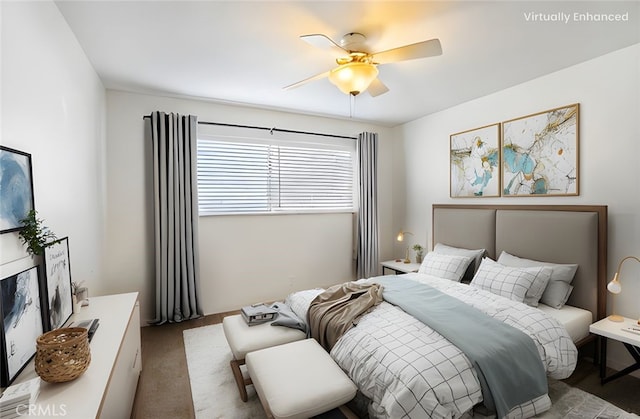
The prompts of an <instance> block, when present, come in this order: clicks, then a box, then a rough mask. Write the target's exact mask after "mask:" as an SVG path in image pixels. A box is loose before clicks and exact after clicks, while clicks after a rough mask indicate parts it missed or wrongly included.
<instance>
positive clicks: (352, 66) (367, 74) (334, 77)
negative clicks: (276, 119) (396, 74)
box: [285, 32, 442, 96]
mask: <svg viewBox="0 0 640 419" xmlns="http://www.w3.org/2000/svg"><path fill="white" fill-rule="evenodd" d="M300 38H301V39H302V40H303V41H306V42H307V43H309V44H311V45H313V46H315V47H319V48H323V49H333V50H336V51H338V52H339V53H340V54H342V55H341V56H340V57H338V58H337V59H336V63H337V64H338V66H337V67H335V68H333V69H331V70H329V71H325V72H324V73H320V74H317V75H315V76H312V77H309V78H307V79H304V80H301V81H299V82H297V83H294V84H291V85H289V86H286V87H285V89H293V88H296V87H300V86H302V85H303V84H306V83H309V82H311V81H315V80H319V79H322V78H325V77H328V78H329V81H331V83H333V84H334V85H336V86H337V87H338V89H340V91H342V92H343V93H345V94H349V95H353V96H356V95H358V94H360V93H362V92H364V91H365V90H367V91H368V92H369V94H371V96H378V95H381V94H383V93H386V92H388V91H389V88H388V87H387V86H385V85H384V83H382V82H381V81H380V79H378V68H377V67H378V65H384V64H389V63H394V62H398V61H406V60H413V59H416V58H426V57H433V56H437V55H441V54H442V47H441V45H440V40H438V39H430V40H428V41H422V42H417V43H415V44H410V45H405V46H402V47H397V48H392V49H389V50H386V51H380V52H374V53H370V52H367V48H366V45H365V41H366V37H365V36H364V35H363V34H361V33H358V32H351V33H348V34H346V35H344V36H343V37H342V39H341V40H340V42H339V43H337V42H335V41H333V40H332V39H331V38H329V37H328V36H326V35H323V34H310V35H302V36H301V37H300ZM345 54H346V55H345Z"/></svg>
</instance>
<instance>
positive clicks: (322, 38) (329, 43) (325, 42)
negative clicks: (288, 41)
mask: <svg viewBox="0 0 640 419" xmlns="http://www.w3.org/2000/svg"><path fill="white" fill-rule="evenodd" d="M300 39H302V40H303V41H305V42H306V43H308V44H310V45H313V46H314V47H316V48H321V49H335V48H337V49H338V50H340V53H344V52H347V53H348V52H349V51H347V50H346V49H344V48H342V47H341V46H340V45H339V44H338V43H336V42H335V41H333V40H332V39H331V38H329V37H328V36H327V35H323V34H321V33H313V34H310V35H302V36H300Z"/></svg>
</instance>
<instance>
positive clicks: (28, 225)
mask: <svg viewBox="0 0 640 419" xmlns="http://www.w3.org/2000/svg"><path fill="white" fill-rule="evenodd" d="M20 222H21V223H22V226H23V228H22V230H20V232H19V233H18V234H19V235H20V238H21V239H22V243H23V244H26V245H27V252H29V254H31V255H41V254H42V252H43V251H44V248H45V246H46V245H47V244H48V243H49V242H51V241H55V240H57V237H56V235H55V234H54V233H53V232H52V231H51V230H50V229H49V228H48V227H45V226H44V225H42V220H41V219H39V218H38V214H37V212H36V210H33V209H32V210H31V211H29V213H28V214H27V216H26V217H25V218H23V219H22V220H20Z"/></svg>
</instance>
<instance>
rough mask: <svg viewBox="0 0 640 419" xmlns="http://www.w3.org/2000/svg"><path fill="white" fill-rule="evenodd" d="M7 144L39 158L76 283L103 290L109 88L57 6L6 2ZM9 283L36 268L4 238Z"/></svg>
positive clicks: (41, 203) (1, 255)
mask: <svg viewBox="0 0 640 419" xmlns="http://www.w3.org/2000/svg"><path fill="white" fill-rule="evenodd" d="M0 7H1V10H2V50H1V51H2V85H1V93H2V113H1V115H2V117H1V121H2V131H1V132H2V137H1V142H2V145H5V146H7V147H11V148H14V149H18V150H21V151H24V152H27V153H30V154H31V156H32V166H33V186H34V192H35V208H36V210H37V211H38V215H39V217H40V218H43V219H44V224H45V225H46V226H48V227H50V228H51V229H52V230H53V231H54V232H55V233H56V234H57V235H58V237H65V236H68V237H69V246H70V259H71V269H72V272H71V278H72V280H74V281H79V282H80V281H83V282H84V285H87V286H88V287H89V289H90V292H93V291H99V290H100V288H101V282H100V281H99V278H100V272H101V260H102V251H103V243H102V238H103V229H102V221H103V218H104V211H103V205H104V187H103V179H104V178H103V169H104V164H103V158H104V155H103V147H104V138H105V133H104V130H105V112H106V98H105V90H104V87H103V86H102V83H101V82H100V80H99V79H98V77H97V75H96V73H95V71H94V70H93V68H92V67H91V65H90V63H89V62H88V60H87V58H86V56H85V54H84V52H83V51H82V49H81V48H80V46H79V44H78V42H77V41H76V38H75V37H74V35H73V33H72V32H71V30H70V29H69V27H68V26H67V23H66V22H65V21H64V19H63V18H62V16H61V15H60V13H59V11H58V9H57V8H56V6H55V5H54V3H53V2H0ZM0 249H1V252H0V273H1V276H2V277H5V276H7V275H11V274H14V273H16V272H19V271H20V270H23V269H27V268H29V267H31V266H33V264H34V261H33V260H32V259H31V257H29V256H28V255H27V253H26V251H25V250H24V247H23V245H22V243H21V242H20V240H19V237H18V234H17V233H7V234H3V235H1V236H0Z"/></svg>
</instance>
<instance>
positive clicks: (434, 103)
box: [56, 0, 640, 126]
mask: <svg viewBox="0 0 640 419" xmlns="http://www.w3.org/2000/svg"><path fill="white" fill-rule="evenodd" d="M56 4H57V6H58V8H59V9H60V11H61V12H62V14H63V15H64V17H65V19H66V20H67V22H68V23H69V26H70V27H71V29H72V30H73V32H74V33H75V35H76V37H77V38H78V41H79V42H80V44H81V46H82V48H83V49H84V51H85V52H86V54H87V56H88V57H89V60H90V61H91V63H92V64H93V66H94V68H95V69H96V71H97V73H98V75H99V76H100V78H101V79H102V81H103V83H104V85H105V87H106V88H109V89H118V90H126V91H133V92H142V93H154V94H160V95H169V96H181V97H182V96H186V97H196V98H200V99H205V100H214V101H218V102H223V103H238V104H244V105H251V106H258V107H263V108H269V109H280V110H291V111H294V112H301V113H307V114H314V115H326V116H332V117H339V118H350V117H351V118H353V119H356V120H361V121H372V122H375V123H377V124H381V125H389V126H394V125H397V124H400V123H404V122H407V121H411V120H413V119H416V118H419V117H421V116H423V115H427V114H430V113H433V112H437V111H439V110H442V109H445V108H448V107H451V106H454V105H456V104H459V103H463V102H466V101H469V100H472V99H474V98H477V97H481V96H484V95H487V94H490V93H492V92H495V91H499V90H502V89H505V88H507V87H509V86H513V85H516V84H519V83H522V82H525V81H527V80H531V79H533V78H536V77H538V76H541V75H543V74H547V73H551V72H554V71H557V70H560V69H562V68H565V67H568V66H571V65H574V64H577V63H579V62H582V61H585V60H588V59H591V58H594V57H597V56H599V55H602V54H605V53H607V52H610V51H614V50H617V49H620V48H623V47H626V46H629V45H632V44H635V43H638V42H640V22H639V19H640V2H638V1H636V0H634V1H621V2H613V1H568V2H559V1H547V2H539V1H538V2H536V1H533V2H532V1H509V2H507V1H492V2H486V1H410V2H400V1H391V2H378V1H354V2H346V1H289V2H274V1H194V2H190V1H118V2H116V1H57V2H56ZM574 12H579V13H590V14H591V15H595V14H601V13H620V14H622V16H624V14H625V13H628V15H627V16H628V18H629V20H628V21H619V22H593V21H592V22H584V21H582V22H578V21H574V19H573V13H574ZM532 13H533V14H536V16H540V14H541V13H543V14H547V15H549V14H551V15H553V16H556V17H557V16H560V15H559V14H561V13H565V14H568V15H570V19H569V22H568V23H564V22H557V21H555V22H543V21H540V20H538V21H531V20H529V21H528V20H527V16H529V15H530V14H532ZM348 32H361V33H363V34H365V35H366V36H367V44H368V46H369V48H370V50H371V51H383V50H386V49H390V48H395V47H398V46H402V45H405V44H410V43H415V42H419V41H423V40H427V39H432V38H439V39H440V41H441V43H442V49H443V55H441V56H438V57H431V58H424V59H418V60H412V61H405V62H400V63H393V64H386V65H382V66H380V67H379V70H380V74H379V77H380V79H381V81H383V82H384V83H385V84H386V85H387V86H388V87H389V89H390V91H389V92H388V93H386V94H384V95H381V96H378V97H375V98H374V97H371V96H370V95H368V94H367V93H363V94H361V95H359V96H357V97H356V98H355V100H354V101H351V99H350V97H349V96H347V95H344V94H342V93H340V92H339V90H338V89H337V88H336V87H335V86H333V85H332V84H331V83H330V82H329V80H328V79H326V78H325V79H322V80H318V81H314V82H312V83H309V84H306V85H304V86H302V87H299V88H297V89H293V90H283V87H284V86H287V85H289V84H292V83H294V82H297V81H300V80H302V79H305V78H307V77H310V76H313V75H316V74H318V73H322V72H325V71H327V70H329V69H330V68H332V67H333V66H334V65H335V61H334V60H335V58H336V56H335V55H334V53H333V52H332V51H327V50H322V49H318V48H314V47H312V46H311V45H309V44H307V43H306V42H303V41H302V40H300V39H299V36H300V35H304V34H312V33H322V34H326V35H327V36H329V37H330V38H332V39H334V40H335V41H339V40H340V38H341V37H342V35H344V34H345V33H348ZM588 87H589V86H588V85H585V88H588ZM522 99H523V100H526V98H522Z"/></svg>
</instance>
